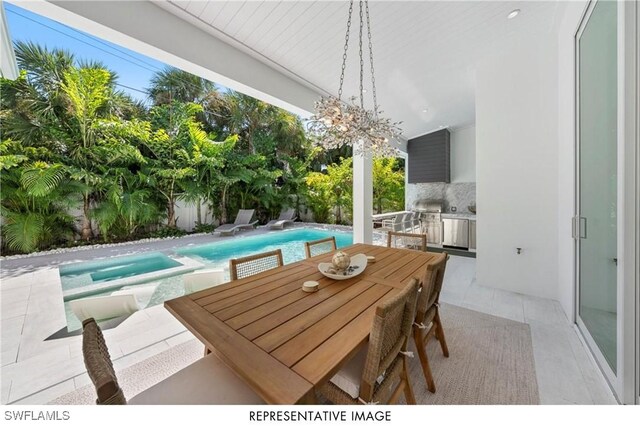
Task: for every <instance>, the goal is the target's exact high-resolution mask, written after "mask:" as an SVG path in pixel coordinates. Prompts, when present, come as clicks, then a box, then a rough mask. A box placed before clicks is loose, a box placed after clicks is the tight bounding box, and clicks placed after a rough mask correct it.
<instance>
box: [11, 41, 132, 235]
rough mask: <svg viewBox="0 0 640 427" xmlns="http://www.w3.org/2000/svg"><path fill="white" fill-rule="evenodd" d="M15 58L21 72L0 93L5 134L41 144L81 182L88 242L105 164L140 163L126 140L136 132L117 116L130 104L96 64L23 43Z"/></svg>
mask: <svg viewBox="0 0 640 427" xmlns="http://www.w3.org/2000/svg"><path fill="white" fill-rule="evenodd" d="M16 57H17V58H18V64H19V65H20V67H21V68H22V70H23V74H22V76H21V77H20V78H19V79H17V80H16V81H15V82H9V81H6V80H3V81H2V92H3V95H4V94H5V93H7V94H8V96H7V99H6V100H5V99H3V101H2V104H0V105H1V106H2V112H3V114H2V115H3V118H4V119H5V120H4V123H3V127H4V128H5V129H6V131H5V134H4V137H10V138H13V139H15V140H16V141H18V142H21V143H22V144H23V145H24V146H25V147H43V148H46V149H47V150H49V151H50V152H51V153H52V155H54V156H57V157H56V160H57V161H59V162H60V163H63V164H65V165H66V166H67V168H66V171H67V173H68V175H69V177H70V178H71V179H73V180H75V181H77V182H79V183H81V184H82V185H80V186H76V187H75V188H76V189H81V191H80V193H81V194H80V195H79V196H80V197H81V199H82V206H83V207H82V216H83V218H82V231H81V237H82V239H85V240H89V239H90V238H92V237H93V233H92V227H91V209H92V204H93V203H95V202H96V201H98V194H99V192H100V189H101V187H104V186H105V185H107V183H108V182H109V171H110V168H113V167H114V166H116V165H119V164H123V163H126V164H129V163H131V162H140V161H141V155H140V153H139V152H138V151H137V149H135V147H133V146H131V145H130V144H129V143H128V141H129V140H130V139H134V140H135V137H136V135H133V136H134V138H130V136H131V135H123V133H125V134H126V132H127V131H128V130H129V126H128V125H127V123H126V121H123V120H121V119H120V118H119V117H118V116H117V115H116V114H118V113H119V112H120V111H123V110H125V109H126V108H135V104H134V103H133V102H132V101H131V100H130V98H128V97H126V96H124V95H123V94H121V93H118V92H116V90H115V83H116V79H117V76H116V75H115V73H113V72H111V71H109V70H107V69H106V68H105V67H104V66H103V65H102V64H100V63H98V62H84V63H81V64H80V65H79V66H76V65H74V57H73V55H71V54H70V53H69V52H67V51H64V50H60V49H53V50H47V49H46V48H42V47H40V46H38V45H35V44H33V43H23V42H18V43H16ZM3 98H4V97H3ZM142 133H144V132H142ZM139 134H140V132H138V134H137V136H140V135H139ZM123 136H124V137H123Z"/></svg>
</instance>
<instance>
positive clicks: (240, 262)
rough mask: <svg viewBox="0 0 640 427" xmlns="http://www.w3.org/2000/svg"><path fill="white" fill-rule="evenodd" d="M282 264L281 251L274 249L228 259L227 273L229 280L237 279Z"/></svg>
mask: <svg viewBox="0 0 640 427" xmlns="http://www.w3.org/2000/svg"><path fill="white" fill-rule="evenodd" d="M283 264H284V262H283V261H282V251H281V250H280V249H276V250H275V251H269V252H264V253H261V254H257V255H250V256H247V257H243V258H234V259H232V260H230V261H229V274H230V276H231V280H237V279H242V278H244V277H248V276H253V275H254V274H258V273H261V272H263V271H267V270H271V269H272V268H276V267H282V265H283Z"/></svg>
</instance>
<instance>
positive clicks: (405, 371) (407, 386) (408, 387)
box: [402, 358, 416, 405]
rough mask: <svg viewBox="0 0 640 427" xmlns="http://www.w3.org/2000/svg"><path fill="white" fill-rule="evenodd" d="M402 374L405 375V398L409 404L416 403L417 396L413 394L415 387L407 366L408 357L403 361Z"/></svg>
mask: <svg viewBox="0 0 640 427" xmlns="http://www.w3.org/2000/svg"><path fill="white" fill-rule="evenodd" d="M402 376H403V377H404V383H405V384H404V398H405V400H406V401H407V403H408V404H409V405H415V404H416V397H415V395H414V394H413V389H412V388H411V382H410V381H409V367H408V366H407V359H406V358H405V359H404V360H403V361H402Z"/></svg>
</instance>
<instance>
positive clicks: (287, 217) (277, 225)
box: [265, 209, 296, 230]
mask: <svg viewBox="0 0 640 427" xmlns="http://www.w3.org/2000/svg"><path fill="white" fill-rule="evenodd" d="M295 220H296V211H295V210H294V209H287V210H285V211H282V212H280V216H279V217H278V219H272V220H271V221H269V222H268V223H266V225H265V227H269V228H270V229H272V230H282V229H283V228H284V226H285V225H287V224H288V223H293V222H294V221H295Z"/></svg>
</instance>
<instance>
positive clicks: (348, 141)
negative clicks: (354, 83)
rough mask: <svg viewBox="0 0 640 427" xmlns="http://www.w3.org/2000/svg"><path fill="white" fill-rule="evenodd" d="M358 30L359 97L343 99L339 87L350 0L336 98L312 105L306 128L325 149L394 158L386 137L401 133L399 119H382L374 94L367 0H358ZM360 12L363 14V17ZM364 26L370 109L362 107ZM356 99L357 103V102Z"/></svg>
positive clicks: (345, 60)
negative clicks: (312, 112)
mask: <svg viewBox="0 0 640 427" xmlns="http://www.w3.org/2000/svg"><path fill="white" fill-rule="evenodd" d="M358 3H359V12H360V31H359V38H358V41H359V56H360V97H359V100H358V97H356V96H353V97H350V98H349V99H348V101H344V100H343V99H342V89H343V85H344V72H345V69H346V66H347V51H348V49H349V35H350V31H351V17H352V15H353V0H351V1H350V2H349V19H348V20H347V32H346V35H345V42H344V52H343V54H342V70H341V72H340V88H339V89H338V97H337V98H336V97H335V96H326V97H322V98H321V99H320V100H318V101H317V102H316V104H315V113H314V115H313V116H311V119H310V125H309V129H310V130H311V131H312V132H313V133H315V134H316V136H317V140H316V143H317V145H319V146H320V147H322V148H324V149H325V150H329V149H335V148H340V147H343V146H345V145H348V146H352V147H353V150H354V154H366V153H370V154H372V155H373V156H384V157H393V156H396V155H397V154H398V150H397V149H396V148H394V147H393V146H392V145H391V144H390V142H389V140H390V139H391V138H397V137H399V136H400V134H401V133H402V130H401V129H400V128H399V127H398V126H399V125H400V122H392V121H391V120H390V119H388V118H382V117H381V115H382V111H381V110H380V107H379V106H378V99H377V95H376V79H375V74H374V68H373V46H372V43H371V20H370V19H369V2H368V0H360V1H359V2H358ZM363 13H364V15H365V17H364V19H363ZM365 19H366V26H367V36H368V41H369V46H368V47H369V64H370V67H371V89H372V91H371V92H372V96H373V110H367V109H365V108H364V94H365V87H364V59H363V55H362V33H363V29H364V25H365ZM358 101H359V102H358Z"/></svg>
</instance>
